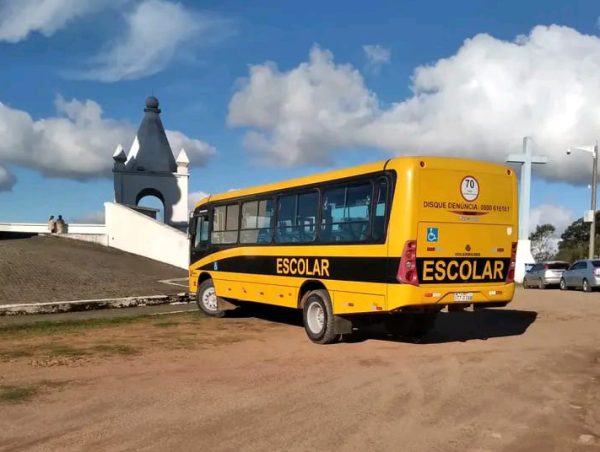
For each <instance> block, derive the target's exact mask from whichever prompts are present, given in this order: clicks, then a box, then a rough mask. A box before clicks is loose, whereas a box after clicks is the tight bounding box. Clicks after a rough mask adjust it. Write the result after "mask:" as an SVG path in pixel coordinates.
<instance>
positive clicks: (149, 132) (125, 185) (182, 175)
mask: <svg viewBox="0 0 600 452" xmlns="http://www.w3.org/2000/svg"><path fill="white" fill-rule="evenodd" d="M158 106H159V103H158V99H157V98H156V97H152V96H151V97H148V98H147V99H146V108H145V109H144V119H143V120H142V123H141V124H140V127H139V129H138V132H137V135H136V137H135V139H134V141H133V144H132V145H131V149H130V150H129V154H128V155H126V154H125V151H124V150H123V147H122V146H121V145H119V146H117V149H116V150H115V152H114V154H113V160H114V167H113V174H114V187H115V202H116V203H118V204H124V205H127V206H129V207H133V208H136V207H137V206H138V204H139V202H140V200H141V199H142V198H143V197H144V196H149V195H151V196H156V197H157V198H158V199H160V200H161V202H162V204H163V206H164V222H165V224H167V225H169V226H173V227H175V228H178V229H180V230H185V229H186V228H187V222H188V183H189V172H188V167H189V164H190V161H189V159H188V156H187V154H186V153H185V150H184V149H183V148H182V149H181V151H180V152H179V155H178V157H177V160H175V158H174V157H173V152H172V150H171V146H170V145H169V141H168V140H167V135H166V133H165V129H164V127H163V124H162V121H161V119H160V112H161V110H160V108H158ZM140 210H142V209H140ZM146 210H150V209H146Z"/></svg>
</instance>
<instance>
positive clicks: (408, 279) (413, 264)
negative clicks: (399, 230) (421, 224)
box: [396, 240, 419, 286]
mask: <svg viewBox="0 0 600 452" xmlns="http://www.w3.org/2000/svg"><path fill="white" fill-rule="evenodd" d="M396 279H397V280H398V282H400V283H403V284H412V285H413V286H418V285H419V276H418V275H417V241H416V240H408V241H407V242H406V243H405V244H404V250H403V251H402V258H401V259H400V266H399V267H398V274H397V275H396Z"/></svg>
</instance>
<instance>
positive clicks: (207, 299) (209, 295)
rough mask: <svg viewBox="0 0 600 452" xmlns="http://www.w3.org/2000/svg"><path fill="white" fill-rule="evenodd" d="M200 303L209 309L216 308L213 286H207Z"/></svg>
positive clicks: (214, 309) (213, 309)
mask: <svg viewBox="0 0 600 452" xmlns="http://www.w3.org/2000/svg"><path fill="white" fill-rule="evenodd" d="M202 304H203V305H204V307H205V308H206V309H208V310H209V311H216V310H217V295H216V294H215V288H214V287H209V288H208V289H206V290H205V291H204V293H203V294H202Z"/></svg>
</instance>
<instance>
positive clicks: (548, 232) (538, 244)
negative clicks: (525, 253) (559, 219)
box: [529, 224, 556, 262]
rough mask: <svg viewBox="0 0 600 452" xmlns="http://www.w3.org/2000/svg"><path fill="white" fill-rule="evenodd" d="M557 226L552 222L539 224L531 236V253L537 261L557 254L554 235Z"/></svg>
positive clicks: (548, 258)
mask: <svg viewBox="0 0 600 452" xmlns="http://www.w3.org/2000/svg"><path fill="white" fill-rule="evenodd" d="M555 232H556V228H555V227H554V226H552V225H551V224H538V225H537V227H536V228H535V231H534V232H533V233H532V234H531V235H530V236H529V240H531V253H532V254H533V257H534V259H535V260H536V262H542V261H547V260H550V259H551V258H552V257H554V255H555V254H556V239H555V238H554V237H553V236H554V233H555Z"/></svg>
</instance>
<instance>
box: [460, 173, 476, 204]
mask: <svg viewBox="0 0 600 452" xmlns="http://www.w3.org/2000/svg"><path fill="white" fill-rule="evenodd" d="M460 194H461V195H462V197H463V199H464V200H465V201H469V202H472V201H475V200H476V199H477V197H478V196H479V182H477V179H475V178H474V177H473V176H466V177H464V178H463V180H462V181H461V182H460Z"/></svg>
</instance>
